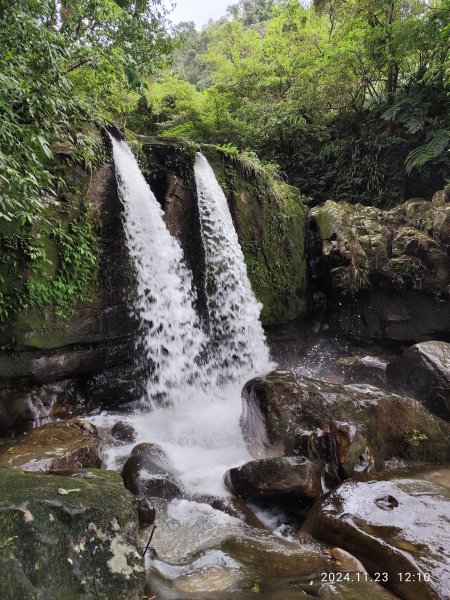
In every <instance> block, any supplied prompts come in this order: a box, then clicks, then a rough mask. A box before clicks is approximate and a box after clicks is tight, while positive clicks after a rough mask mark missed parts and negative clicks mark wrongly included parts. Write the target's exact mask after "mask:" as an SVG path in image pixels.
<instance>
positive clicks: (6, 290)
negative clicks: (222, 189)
mask: <svg viewBox="0 0 450 600" xmlns="http://www.w3.org/2000/svg"><path fill="white" fill-rule="evenodd" d="M60 168H61V170H62V177H64V178H65V179H66V181H68V182H69V185H68V189H69V191H70V195H69V193H68V192H67V191H65V192H63V193H61V194H59V195H58V196H57V197H55V198H51V199H48V200H44V201H45V204H44V212H43V215H44V218H43V219H40V220H39V221H38V222H36V223H34V224H33V225H32V226H30V227H29V228H28V229H27V227H26V225H25V226H23V225H22V227H21V228H20V230H19V229H18V230H17V231H18V233H14V234H13V233H11V231H10V230H8V224H6V225H4V226H3V229H2V231H1V232H0V238H1V243H2V246H3V247H5V245H7V244H8V243H11V240H14V239H15V238H14V236H16V239H19V240H20V243H21V244H22V246H20V245H19V244H18V250H17V251H16V253H15V255H16V261H15V266H14V268H12V267H11V264H10V263H7V262H6V261H5V260H4V261H3V263H2V273H1V275H2V292H3V298H6V300H7V301H8V300H9V301H10V303H11V304H12V301H11V299H14V296H16V297H18V298H20V299H21V303H19V304H18V305H16V306H15V310H14V311H13V312H10V314H8V315H4V318H3V321H2V322H1V327H0V340H1V352H0V388H1V392H0V417H1V420H0V422H1V427H3V428H7V427H10V426H12V425H15V424H20V423H22V422H27V421H34V420H39V419H42V418H45V417H47V416H48V415H50V414H60V413H61V411H62V412H63V413H64V414H67V413H70V412H77V411H78V410H80V409H81V410H82V409H84V408H85V406H86V405H87V404H89V403H94V404H96V405H100V406H101V405H110V404H115V403H124V402H127V401H131V400H132V399H133V397H134V394H135V384H134V383H133V376H132V371H133V351H134V337H135V333H136V323H135V322H134V320H133V319H132V317H131V316H130V311H129V302H130V297H131V296H132V293H133V273H132V271H131V268H130V265H129V261H128V255H127V251H126V246H125V241H124V234H123V229H122V224H121V216H120V212H121V207H120V202H119V199H118V197H117V192H116V185H115V176H114V169H113V165H112V163H111V162H105V163H104V164H103V165H102V166H100V167H99V168H98V169H97V170H96V171H95V172H94V173H93V174H90V173H89V172H87V171H85V170H83V169H81V168H79V167H73V165H70V166H69V164H67V163H62V164H61V165H60ZM92 222H93V223H96V225H95V228H94V229H93V230H92V236H91V238H90V239H89V240H88V242H86V243H85V240H83V238H82V232H83V231H87V230H88V229H89V227H90V224H91V223H92ZM9 227H11V226H9ZM28 230H30V231H28ZM19 231H20V234H19ZM78 231H80V232H81V233H80V236H79V237H80V239H78V238H77V237H76V236H75V234H74V232H75V233H77V232H78ZM24 232H25V233H24ZM19 235H20V236H22V237H19ZM25 235H27V236H30V235H32V236H34V238H35V240H36V241H35V242H34V247H35V248H37V250H36V252H38V251H39V252H40V253H41V256H40V260H39V262H37V263H36V261H35V262H33V261H30V260H29V256H28V254H29V252H30V242H28V241H27V240H25V241H26V243H27V244H28V245H25V242H23V241H22V239H23V238H24V236H25ZM69 242H70V243H71V244H72V246H70V247H69V248H68V245H69ZM84 243H85V246H83V244H84ZM6 247H7V246H6ZM31 247H33V246H31ZM8 252H9V253H8V256H9V257H10V256H11V255H12V250H9V251H8ZM83 252H84V253H85V254H83ZM86 254H88V255H89V258H90V259H91V258H92V257H94V258H95V260H94V258H92V264H91V263H88V264H86V265H84V263H83V261H84V260H86V258H85V256H86ZM77 269H78V271H77ZM81 277H85V279H84V280H83V281H80V278H81ZM77 285H79V289H78V290H75V294H74V296H75V297H74V298H73V301H72V302H71V303H70V302H69V301H67V304H66V305H64V298H65V297H66V298H67V295H68V294H70V293H71V290H72V287H73V286H77ZM56 286H64V287H63V289H62V292H61V293H59V291H58V290H56V291H55V288H56ZM71 286H72V287H71ZM30 290H31V292H33V290H37V292H38V293H39V294H37V293H34V295H33V293H30ZM46 291H49V292H51V293H48V294H47V295H46ZM57 294H59V295H57ZM78 298H79V299H78ZM60 299H62V302H61V301H60ZM77 299H78V300H77Z"/></svg>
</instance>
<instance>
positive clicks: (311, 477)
mask: <svg viewBox="0 0 450 600" xmlns="http://www.w3.org/2000/svg"><path fill="white" fill-rule="evenodd" d="M225 484H226V486H227V487H228V489H229V490H230V491H231V492H233V493H234V494H236V495H237V496H239V497H240V498H242V499H244V500H247V501H248V500H252V501H280V500H298V499H315V498H318V497H319V496H320V495H321V494H322V493H323V492H324V490H323V488H322V470H321V467H320V465H319V464H318V463H314V462H311V461H310V460H308V459H307V458H305V457H303V456H296V457H294V456H289V457H281V458H266V459H260V460H253V461H250V462H248V463H246V464H244V465H242V466H241V467H235V468H233V469H229V470H228V471H227V473H226V475H225Z"/></svg>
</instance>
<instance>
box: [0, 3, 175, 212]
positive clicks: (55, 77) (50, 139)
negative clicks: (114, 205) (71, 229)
mask: <svg viewBox="0 0 450 600" xmlns="http://www.w3.org/2000/svg"><path fill="white" fill-rule="evenodd" d="M159 6H160V2H159V0H117V2H116V1H113V0H65V1H62V2H60V1H58V0H16V1H15V2H7V1H5V0H0V27H1V32H2V33H1V36H0V90H1V91H0V123H1V125H0V217H3V218H13V217H15V216H17V215H18V214H19V216H20V213H21V211H26V212H28V213H31V214H33V212H34V211H33V208H32V207H33V205H37V204H38V203H39V200H40V197H41V196H42V194H43V193H47V194H48V193H50V194H54V193H55V191H56V190H57V188H58V185H61V184H62V182H61V181H60V180H59V179H58V177H57V175H56V174H55V173H54V172H53V171H52V164H51V161H52V158H53V154H54V148H53V145H54V144H55V143H57V142H58V140H60V139H62V140H70V141H71V142H72V143H73V144H74V145H75V148H76V153H75V155H74V157H73V158H74V160H78V161H82V162H84V163H86V164H87V165H90V164H91V163H92V162H93V161H94V160H95V154H96V152H95V149H94V148H93V146H94V141H93V140H92V138H91V136H89V135H87V134H86V131H85V126H86V124H92V123H94V124H98V125H101V124H104V123H106V122H108V121H110V120H118V121H120V118H121V117H120V116H121V115H124V114H127V113H128V112H130V111H131V110H132V109H133V108H134V106H135V105H136V103H137V101H138V98H139V95H138V93H137V90H138V89H139V87H140V85H141V81H142V77H143V76H144V75H148V74H149V73H150V72H151V71H152V70H154V69H155V68H156V67H158V66H161V64H162V63H163V61H164V56H165V53H166V50H167V48H168V46H167V43H168V37H167V34H166V31H165V28H164V20H163V19H164V15H163V13H162V12H161V9H160V8H159Z"/></svg>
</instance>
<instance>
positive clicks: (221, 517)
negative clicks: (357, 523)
mask: <svg viewBox="0 0 450 600" xmlns="http://www.w3.org/2000/svg"><path fill="white" fill-rule="evenodd" d="M155 507H156V510H157V514H158V515H159V517H160V520H157V530H156V532H157V533H155V537H154V541H153V542H152V543H153V547H154V553H155V556H154V558H153V559H152V560H151V561H150V562H149V564H148V568H149V570H148V575H147V584H148V587H147V594H148V595H150V596H151V595H156V596H157V597H161V598H165V597H170V598H173V599H174V600H185V599H186V592H184V590H187V589H189V591H190V592H192V593H195V598H198V599H199V600H200V599H201V600H204V599H206V598H211V596H212V597H215V596H214V593H213V590H211V588H210V586H209V578H208V575H212V576H214V586H213V587H214V588H215V589H216V591H219V593H220V595H219V596H217V597H220V599H221V600H232V598H236V597H239V598H244V599H245V600H250V599H251V598H254V597H255V592H256V591H259V592H260V595H261V597H263V598H265V599H266V598H267V600H277V599H278V600H280V599H281V598H282V599H283V600H286V599H287V600H296V599H298V598H303V597H304V598H305V599H306V598H311V596H313V597H324V598H336V599H341V598H342V599H343V598H345V599H346V600H347V599H349V598H350V599H354V600H357V599H360V598H361V597H365V598H368V599H369V600H371V599H373V600H384V599H386V600H388V599H391V598H393V596H392V595H391V594H390V593H389V592H388V591H387V590H384V589H383V588H381V587H380V586H378V585H377V584H375V583H374V582H373V580H372V579H371V578H370V576H367V578H366V579H361V580H360V581H359V582H358V581H357V580H356V578H354V579H353V580H349V582H347V583H345V584H344V583H339V582H336V581H335V579H333V583H330V582H329V581H330V580H328V582H327V581H325V582H324V581H322V580H321V579H322V577H321V573H323V572H327V573H330V572H331V573H338V572H341V571H342V569H343V568H344V567H343V563H341V561H340V558H342V556H340V555H339V554H337V556H339V558H334V556H333V554H332V552H331V549H328V548H327V547H326V546H324V545H323V544H321V543H320V542H317V541H315V540H314V539H312V538H311V537H310V536H307V535H305V536H304V537H303V538H302V540H301V541H299V540H297V539H286V538H283V537H278V536H275V535H273V534H271V533H270V532H268V531H264V530H263V529H255V528H253V527H249V526H248V525H245V524H244V523H242V522H241V521H240V520H238V519H235V518H233V517H230V516H228V515H226V514H224V513H222V512H221V511H217V510H214V509H213V508H211V506H209V505H207V504H201V503H198V502H192V501H188V500H175V501H174V502H171V503H167V502H166V501H164V500H160V499H156V500H155ZM334 550H335V551H338V549H334ZM213 567H214V569H213ZM347 567H348V571H349V572H350V573H352V572H353V573H355V572H357V571H359V570H360V569H361V566H360V565H359V563H358V561H356V560H355V559H353V560H350V557H349V556H348V555H347ZM255 582H258V585H257V586H255ZM187 586H189V587H187ZM174 588H175V589H174ZM177 590H178V591H177ZM182 590H183V591H182Z"/></svg>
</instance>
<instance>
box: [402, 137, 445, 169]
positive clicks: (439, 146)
mask: <svg viewBox="0 0 450 600" xmlns="http://www.w3.org/2000/svg"><path fill="white" fill-rule="evenodd" d="M449 142H450V131H449V130H448V129H436V130H431V131H429V132H428V133H427V136H426V143H425V144H423V145H422V146H419V147H418V148H414V150H412V151H411V152H410V153H409V154H408V156H407V157H406V161H405V166H406V171H407V173H408V175H409V174H410V173H411V171H412V170H413V169H414V167H420V166H422V165H424V164H425V163H427V162H428V161H430V160H433V158H437V157H438V156H440V155H441V154H442V153H443V152H444V151H445V150H446V149H448V146H449Z"/></svg>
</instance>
